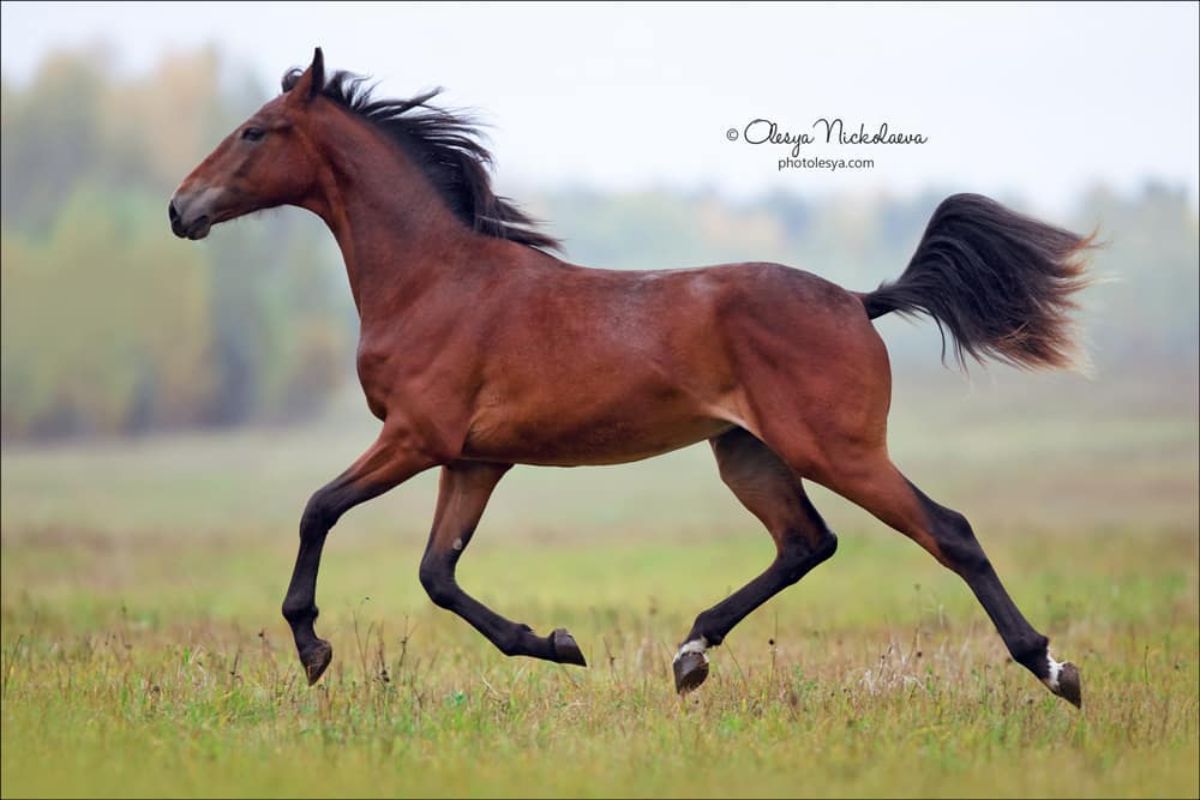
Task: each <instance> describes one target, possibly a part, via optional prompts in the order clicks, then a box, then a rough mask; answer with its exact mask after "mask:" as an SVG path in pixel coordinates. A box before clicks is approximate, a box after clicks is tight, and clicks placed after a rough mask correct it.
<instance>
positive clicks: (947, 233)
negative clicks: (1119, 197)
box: [859, 194, 1093, 369]
mask: <svg viewBox="0 0 1200 800" xmlns="http://www.w3.org/2000/svg"><path fill="white" fill-rule="evenodd" d="M1092 240H1093V237H1092V236H1088V237H1082V236H1077V235H1075V234H1074V233H1071V232H1070V231H1066V230H1063V229H1061V228H1056V227H1053V226H1051V225H1046V224H1044V223H1041V222H1038V221H1037V220H1034V219H1030V218H1029V217H1025V216H1021V215H1020V214H1017V213H1015V212H1013V211H1010V210H1008V209H1007V208H1005V207H1004V206H1002V205H1000V204H999V203H997V202H996V201H994V200H990V199H988V198H986V197H983V196H982V195H977V194H956V195H951V196H950V197H947V198H946V199H945V200H943V201H942V203H941V205H939V206H938V207H937V210H935V211H934V212H933V216H932V217H931V218H930V220H929V225H928V227H926V229H925V235H924V236H922V237H921V242H920V244H918V245H917V251H916V253H914V254H913V257H912V260H911V261H910V262H909V263H908V267H907V268H906V269H905V270H904V273H903V274H902V275H901V276H900V278H899V280H896V281H894V282H892V283H884V284H882V285H881V286H880V287H879V288H878V289H876V290H875V291H873V292H868V293H865V294H860V295H859V297H860V298H861V299H862V302H863V306H864V307H865V308H866V310H867V316H868V317H870V318H871V319H875V318H876V317H880V316H883V315H884V314H887V313H889V312H891V311H897V312H899V313H901V314H904V315H913V314H928V315H929V316H930V317H932V318H933V320H934V322H936V323H937V326H938V330H939V331H940V332H941V333H942V342H943V357H944V355H945V349H944V347H945V337H946V330H947V329H949V331H950V335H951V337H952V339H953V343H954V355H955V358H956V359H957V360H958V362H959V364H960V365H962V366H965V365H966V358H965V356H967V355H969V356H971V357H972V358H974V359H975V360H976V361H982V360H983V359H984V358H985V357H991V358H994V359H996V360H999V361H1004V362H1006V363H1009V364H1012V365H1013V366H1017V367H1023V368H1028V369H1055V368H1063V367H1070V366H1072V364H1073V363H1074V361H1075V358H1076V356H1077V354H1078V345H1077V344H1076V342H1075V337H1074V331H1073V329H1072V323H1071V319H1070V316H1069V315H1070V312H1071V311H1073V310H1074V309H1076V308H1077V306H1076V303H1075V302H1074V300H1073V299H1072V297H1071V296H1072V295H1073V294H1074V293H1075V292H1077V291H1079V290H1080V289H1082V288H1083V287H1084V286H1087V285H1088V283H1089V282H1090V279H1089V278H1088V276H1087V275H1086V274H1085V272H1084V267H1085V260H1084V258H1083V253H1084V251H1086V250H1087V249H1088V248H1089V247H1091V246H1092ZM964 354H965V355H964Z"/></svg>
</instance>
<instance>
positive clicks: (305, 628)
mask: <svg viewBox="0 0 1200 800" xmlns="http://www.w3.org/2000/svg"><path fill="white" fill-rule="evenodd" d="M435 463H436V462H435V461H434V460H433V459H431V458H429V457H428V456H426V455H424V454H422V453H421V452H419V451H418V450H417V449H415V448H413V447H412V446H411V444H410V443H409V442H408V441H407V440H406V438H405V437H403V436H400V435H397V434H394V433H390V432H388V431H386V430H385V431H384V433H383V434H381V435H380V437H379V439H377V440H376V441H375V443H374V444H373V445H371V447H370V448H369V449H368V450H367V451H366V452H365V453H363V454H362V456H360V457H359V459H358V460H357V461H355V462H354V464H352V465H351V466H350V468H349V469H347V470H346V471H345V472H343V473H342V474H341V475H339V476H338V477H337V478H335V479H334V480H333V481H331V482H330V483H328V484H326V485H325V486H323V487H321V488H320V489H318V490H317V492H316V493H315V494H313V496H312V497H311V498H310V499H309V501H308V505H307V506H305V508H304V515H303V516H302V517H301V519H300V551H299V553H298V554H297V555H296V566H295V569H293V571H292V580H291V583H290V584H289V585H288V590H287V596H286V597H285V598H284V601H283V617H284V619H286V620H287V621H288V624H289V625H290V626H291V628H292V636H293V638H294V639H295V641H296V652H297V653H298V654H299V656H300V663H301V664H303V665H304V673H305V675H306V676H307V678H308V683H309V685H310V686H311V685H312V684H314V683H316V682H317V680H318V679H319V678H320V677H321V675H322V674H324V672H325V670H326V668H327V667H328V666H329V662H330V660H331V659H332V658H333V648H332V647H331V646H330V644H329V642H327V641H325V640H324V639H322V638H320V637H319V636H317V634H316V632H315V631H314V630H313V622H314V621H315V620H316V618H317V614H318V613H319V612H318V610H317V604H316V590H317V572H318V570H319V569H320V566H321V551H322V549H323V548H324V547H325V537H326V536H327V535H328V534H329V531H330V529H331V528H332V527H333V526H334V525H335V524H336V523H337V521H338V519H339V518H340V517H341V516H342V514H345V513H346V512H347V511H349V510H350V509H351V508H353V507H354V506H356V505H358V504H359V503H363V502H366V501H367V500H370V499H371V498H373V497H378V496H379V495H381V494H383V493H384V492H386V491H388V490H389V489H391V488H392V487H394V486H398V485H399V484H401V483H403V482H404V481H406V480H408V479H409V478H411V477H412V476H413V475H416V474H417V473H418V472H421V471H423V470H425V469H427V468H429V467H431V466H433V465H434V464H435Z"/></svg>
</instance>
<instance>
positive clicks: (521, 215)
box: [283, 69, 561, 250]
mask: <svg viewBox="0 0 1200 800" xmlns="http://www.w3.org/2000/svg"><path fill="white" fill-rule="evenodd" d="M302 74H303V70H300V69H291V70H289V71H288V72H287V74H285V75H284V76H283V91H285V92H288V91H291V89H292V87H293V86H295V85H296V81H297V80H299V78H300V76H301V75H302ZM366 83H367V78H366V77H365V76H363V75H356V74H354V73H352V72H345V71H343V70H339V71H337V72H335V73H333V75H332V76H331V77H330V78H329V80H327V81H326V82H325V86H324V87H323V88H322V89H321V94H322V95H324V96H325V97H327V98H329V99H330V100H332V101H333V102H335V103H337V104H338V105H340V106H341V107H343V108H345V109H346V110H347V111H350V112H352V113H354V114H357V115H358V116H360V117H362V118H363V119H366V120H369V121H370V122H371V123H373V124H374V125H375V126H376V127H378V128H379V130H381V131H382V132H383V133H385V134H387V136H388V137H389V138H391V139H392V140H393V141H395V142H396V143H397V144H399V145H400V146H401V147H403V148H404V150H405V152H406V153H408V154H409V156H410V157H411V158H413V159H414V160H415V161H416V162H417V164H418V165H419V166H420V167H421V169H422V171H423V172H424V173H425V175H426V176H427V177H428V178H429V180H430V181H431V182H432V183H433V185H434V187H435V188H436V189H437V190H438V193H439V194H441V196H442V198H443V199H444V200H445V201H446V204H447V205H448V206H449V207H450V210H451V211H453V212H454V214H455V215H456V216H457V217H458V218H459V219H461V220H462V221H463V222H464V223H466V224H467V225H468V226H469V227H470V228H471V229H472V230H476V231H478V232H480V233H483V234H486V235H488V236H495V237H496V238H498V239H508V240H510V241H513V242H518V243H520V244H524V245H529V246H530V247H538V248H542V249H545V250H557V249H560V247H561V245H560V243H559V241H558V240H557V239H555V238H553V237H552V236H548V235H546V234H544V233H541V232H540V231H538V230H536V229H535V226H536V224H537V222H536V221H535V220H534V219H533V218H532V217H530V216H528V215H527V214H525V212H523V211H521V210H520V209H519V208H517V207H516V206H515V205H513V203H512V201H510V200H509V199H508V198H505V197H499V196H497V195H496V194H495V193H494V192H493V191H492V181H491V177H490V176H489V175H488V168H489V167H490V166H491V164H492V154H491V153H490V152H488V150H487V148H485V147H484V146H483V145H482V144H481V143H480V141H479V131H478V129H477V126H476V123H475V122H474V120H472V119H471V118H470V117H468V116H466V115H463V114H461V113H453V112H451V111H449V110H446V109H443V108H437V107H435V106H431V105H429V101H430V100H432V99H433V98H434V97H436V96H437V95H438V94H439V93H440V92H441V91H442V90H441V89H434V90H433V91H429V92H425V93H424V94H421V95H418V96H417V97H414V98H411V99H409V100H374V99H372V97H371V87H369V86H367V85H366Z"/></svg>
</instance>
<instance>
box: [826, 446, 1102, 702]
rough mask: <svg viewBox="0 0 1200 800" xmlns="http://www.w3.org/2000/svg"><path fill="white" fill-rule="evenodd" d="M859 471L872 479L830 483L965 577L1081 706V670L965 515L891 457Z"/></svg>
mask: <svg viewBox="0 0 1200 800" xmlns="http://www.w3.org/2000/svg"><path fill="white" fill-rule="evenodd" d="M860 475H868V476H869V479H868V480H865V481H861V480H860V481H850V482H839V481H831V482H830V488H832V489H834V491H837V492H838V493H839V494H842V495H843V496H845V497H846V498H847V499H850V500H852V501H853V502H856V503H858V504H859V505H861V506H863V507H864V508H866V509H867V510H868V511H870V512H871V513H873V514H874V515H875V516H877V517H879V518H880V519H881V520H883V521H884V522H886V523H887V524H889V525H891V526H892V527H894V528H896V529H897V530H899V531H901V532H902V533H904V534H906V535H907V536H909V537H910V538H911V539H913V541H915V542H917V543H918V544H920V545H921V546H922V547H924V548H925V549H926V550H928V551H929V552H930V553H931V554H932V555H933V556H934V557H935V558H937V559H938V561H940V562H941V563H942V564H943V565H945V566H946V567H948V568H950V569H952V570H953V571H954V572H955V573H957V574H958V575H959V576H960V577H962V579H963V580H964V581H965V582H966V583H967V585H968V586H969V587H970V588H971V591H972V592H973V593H974V594H975V597H976V598H977V599H978V600H979V603H980V605H982V606H983V608H984V610H985V611H986V612H987V615H988V617H989V618H990V619H991V620H992V624H993V625H995V626H996V631H997V632H998V633H999V634H1000V638H1001V639H1003V640H1004V644H1005V646H1006V647H1007V648H1008V652H1009V653H1010V654H1011V655H1012V657H1013V659H1014V660H1015V661H1017V662H1018V663H1020V664H1021V665H1023V666H1024V667H1026V668H1027V669H1028V670H1029V671H1030V672H1032V673H1033V674H1034V675H1036V676H1037V677H1038V678H1039V679H1040V680H1041V681H1042V682H1043V683H1045V684H1046V686H1047V687H1049V688H1050V690H1051V691H1052V692H1054V693H1055V694H1057V695H1059V696H1061V697H1063V698H1064V699H1066V700H1068V701H1070V702H1071V703H1073V704H1074V705H1076V706H1079V705H1080V681H1079V670H1078V669H1077V668H1076V667H1075V666H1074V665H1073V664H1070V663H1065V664H1063V663H1059V662H1057V661H1055V660H1054V659H1053V657H1051V655H1050V651H1049V649H1048V644H1049V640H1048V639H1047V638H1046V637H1045V636H1043V635H1042V634H1041V633H1039V632H1038V631H1037V630H1036V629H1034V627H1033V626H1032V625H1030V624H1029V621H1028V620H1027V619H1025V616H1024V615H1023V614H1022V613H1021V611H1020V609H1018V608H1017V605H1016V603H1014V602H1013V600H1012V598H1011V597H1010V596H1009V594H1008V592H1007V591H1006V590H1005V588H1004V585H1003V584H1002V583H1001V582H1000V578H999V576H998V575H997V574H996V571H995V570H994V569H993V568H992V564H991V562H990V561H989V560H988V557H987V554H986V553H984V550H983V547H982V546H981V545H980V544H979V541H978V540H977V539H976V538H975V533H974V531H973V530H972V529H971V526H970V524H969V523H968V522H967V520H966V518H965V517H963V515H962V514H959V513H958V512H956V511H953V510H951V509H948V508H945V507H943V506H940V505H938V504H937V503H935V502H934V501H933V500H931V499H930V498H929V497H928V496H926V495H925V494H924V493H923V492H922V491H921V490H920V489H918V488H917V487H916V486H914V485H912V484H911V483H910V482H908V481H907V480H906V479H904V477H903V476H902V475H901V474H900V473H899V471H898V470H896V469H895V467H893V466H892V465H891V464H890V463H888V462H886V461H883V460H881V461H880V462H879V463H878V466H877V468H876V469H875V470H872V471H869V472H862V473H860Z"/></svg>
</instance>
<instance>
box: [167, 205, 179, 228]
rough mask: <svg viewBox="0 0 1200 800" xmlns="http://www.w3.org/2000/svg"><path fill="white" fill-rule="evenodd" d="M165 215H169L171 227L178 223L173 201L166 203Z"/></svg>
mask: <svg viewBox="0 0 1200 800" xmlns="http://www.w3.org/2000/svg"><path fill="white" fill-rule="evenodd" d="M167 214H168V215H170V217H171V224H172V225H174V224H175V223H176V222H179V212H178V211H176V210H175V201H174V200H172V201H171V202H169V203H167Z"/></svg>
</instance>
